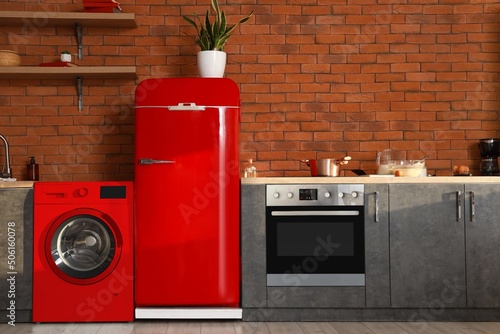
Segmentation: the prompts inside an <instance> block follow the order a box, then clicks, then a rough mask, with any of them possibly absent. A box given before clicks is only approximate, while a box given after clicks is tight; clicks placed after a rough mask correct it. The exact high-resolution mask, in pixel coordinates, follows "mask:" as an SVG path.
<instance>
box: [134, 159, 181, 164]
mask: <svg viewBox="0 0 500 334" xmlns="http://www.w3.org/2000/svg"><path fill="white" fill-rule="evenodd" d="M154 164H175V161H174V160H154V159H151V158H142V159H139V165H154Z"/></svg>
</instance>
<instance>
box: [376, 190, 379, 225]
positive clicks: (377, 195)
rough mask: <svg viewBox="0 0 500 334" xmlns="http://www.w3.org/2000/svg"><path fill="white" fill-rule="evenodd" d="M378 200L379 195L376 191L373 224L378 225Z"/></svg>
mask: <svg viewBox="0 0 500 334" xmlns="http://www.w3.org/2000/svg"><path fill="white" fill-rule="evenodd" d="M378 199H379V193H378V191H376V192H375V223H378V221H379V219H380V217H379V213H378V212H379V210H378Z"/></svg>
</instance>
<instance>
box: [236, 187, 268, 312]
mask: <svg viewBox="0 0 500 334" xmlns="http://www.w3.org/2000/svg"><path fill="white" fill-rule="evenodd" d="M241 278H242V282H241V300H242V306H243V308H261V307H266V306H267V291H266V289H267V283H266V186H265V185H263V184H260V185H245V184H244V185H242V186H241Z"/></svg>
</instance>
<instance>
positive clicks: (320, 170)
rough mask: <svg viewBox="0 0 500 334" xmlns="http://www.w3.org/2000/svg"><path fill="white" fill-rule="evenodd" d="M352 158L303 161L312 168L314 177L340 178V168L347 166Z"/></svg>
mask: <svg viewBox="0 0 500 334" xmlns="http://www.w3.org/2000/svg"><path fill="white" fill-rule="evenodd" d="M349 160H351V157H350V156H346V157H344V158H342V159H310V160H301V161H302V162H303V163H305V164H307V165H308V166H309V167H310V168H311V175H312V176H340V166H342V165H346V164H347V163H348V162H349Z"/></svg>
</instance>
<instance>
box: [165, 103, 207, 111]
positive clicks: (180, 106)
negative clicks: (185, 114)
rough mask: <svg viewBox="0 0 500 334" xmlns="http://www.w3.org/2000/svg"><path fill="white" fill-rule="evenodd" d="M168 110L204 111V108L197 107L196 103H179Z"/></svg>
mask: <svg viewBox="0 0 500 334" xmlns="http://www.w3.org/2000/svg"><path fill="white" fill-rule="evenodd" d="M168 110H205V107H203V106H197V105H196V103H179V104H178V105H176V106H168Z"/></svg>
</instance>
